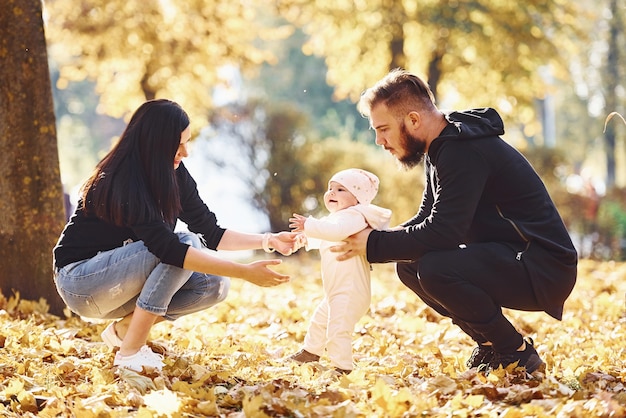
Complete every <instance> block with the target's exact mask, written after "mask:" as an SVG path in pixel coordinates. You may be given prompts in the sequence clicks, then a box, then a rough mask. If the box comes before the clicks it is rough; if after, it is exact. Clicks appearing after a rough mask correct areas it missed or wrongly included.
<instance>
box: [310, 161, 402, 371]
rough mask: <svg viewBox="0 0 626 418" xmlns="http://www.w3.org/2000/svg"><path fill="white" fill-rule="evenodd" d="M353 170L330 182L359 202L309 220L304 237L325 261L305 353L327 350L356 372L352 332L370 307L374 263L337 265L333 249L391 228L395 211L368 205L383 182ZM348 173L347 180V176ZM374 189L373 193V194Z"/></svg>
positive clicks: (331, 357)
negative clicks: (320, 296)
mask: <svg viewBox="0 0 626 418" xmlns="http://www.w3.org/2000/svg"><path fill="white" fill-rule="evenodd" d="M350 170H358V169H349V170H344V171H342V172H339V173H337V174H336V175H335V176H333V178H331V180H330V181H337V182H338V183H340V184H341V185H343V186H344V187H346V188H347V189H348V190H349V191H350V192H352V194H354V195H355V196H356V197H357V199H358V200H359V202H361V201H363V202H366V203H365V204H362V203H359V204H357V205H355V206H351V207H348V208H345V209H342V210H339V211H337V212H334V213H331V214H329V215H328V216H325V217H323V218H320V219H316V218H313V217H309V218H307V220H306V222H305V223H304V234H305V235H306V238H307V244H306V249H307V250H311V249H319V250H320V258H321V271H322V283H323V288H324V298H323V299H322V301H321V302H320V303H319V304H318V306H317V308H316V309H315V312H314V313H313V316H312V318H311V322H310V324H309V328H308V331H307V333H306V336H305V338H304V347H303V348H304V349H305V350H306V351H308V352H309V353H312V354H316V355H318V356H322V354H323V353H324V349H326V350H327V353H328V358H329V360H330V362H331V365H332V366H333V367H336V368H339V369H343V370H352V368H353V363H352V333H353V332H354V327H355V325H356V323H357V322H358V321H359V319H361V317H362V316H363V315H365V313H367V310H368V309H369V306H370V301H371V288H370V264H369V263H368V262H367V259H366V258H365V256H357V257H352V258H349V259H347V260H345V261H337V255H338V253H334V252H331V251H330V247H332V246H334V245H338V244H340V243H341V241H342V240H344V239H345V238H347V237H349V236H350V235H353V234H355V233H357V232H359V231H361V230H363V229H365V228H366V227H368V226H370V227H371V228H374V229H385V228H387V227H388V226H389V220H390V217H391V211H390V210H389V209H385V208H381V207H379V206H376V205H372V204H370V203H369V202H371V200H372V199H373V198H374V196H375V195H376V192H377V191H378V178H377V177H376V176H374V175H373V174H371V173H368V172H363V173H365V174H368V175H369V176H373V179H374V180H375V181H372V180H370V181H371V184H368V182H367V181H366V182H363V181H361V182H359V181H358V180H360V179H361V177H362V175H363V173H361V172H362V171H363V170H358V171H359V172H357V173H355V172H354V171H350ZM342 173H343V176H342ZM372 187H373V189H372Z"/></svg>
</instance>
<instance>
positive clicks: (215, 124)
mask: <svg viewBox="0 0 626 418" xmlns="http://www.w3.org/2000/svg"><path fill="white" fill-rule="evenodd" d="M235 119H236V120H237V123H233V121H234V120H235ZM211 121H212V124H211V126H212V129H213V135H210V138H208V139H209V140H208V141H207V142H206V143H205V144H204V145H203V146H202V151H203V153H204V156H205V158H206V160H207V162H210V163H211V164H214V165H215V166H217V167H222V168H223V171H222V173H221V174H220V175H221V176H227V177H230V178H237V179H239V180H240V181H242V182H243V183H245V185H246V188H247V189H248V190H250V191H251V193H250V198H251V199H252V200H253V201H254V204H255V207H256V208H257V209H258V210H260V211H262V212H263V213H264V214H265V215H266V216H267V218H268V220H269V223H270V229H271V230H272V231H283V230H287V229H288V228H289V222H288V221H289V218H290V217H291V215H292V214H293V213H294V212H297V213H301V214H305V215H316V216H323V215H326V214H327V210H326V208H325V206H324V203H323V199H322V195H323V193H324V191H326V189H327V187H328V180H329V179H330V177H331V176H332V175H333V173H335V172H337V171H339V170H343V169H345V168H348V167H360V168H364V169H366V170H369V171H371V172H373V173H375V174H377V175H378V176H379V177H380V179H381V185H380V192H379V195H378V196H377V198H376V201H375V203H377V204H379V205H381V206H385V207H388V208H390V209H392V210H393V218H392V222H395V223H396V224H397V223H400V222H402V221H404V220H406V219H408V218H409V217H411V216H412V215H414V214H415V213H416V212H417V209H418V206H417V205H418V202H419V199H420V197H421V195H422V191H423V188H424V186H423V178H422V171H421V170H419V169H416V170H413V171H411V172H402V171H400V170H399V169H398V167H397V165H396V162H395V160H394V159H393V158H392V157H391V156H388V155H387V154H385V153H384V151H382V150H380V149H378V148H376V147H372V146H371V145H370V144H369V143H366V142H362V141H354V140H353V139H352V138H351V137H350V136H348V135H345V134H344V135H342V136H339V137H335V138H322V139H320V138H316V137H315V136H313V135H311V132H312V130H311V127H310V126H309V121H308V119H307V118H306V115H305V114H303V113H302V112H300V111H298V110H297V109H296V108H295V107H294V106H293V105H291V104H290V103H281V104H278V103H266V102H264V101H262V100H260V101H258V100H249V101H247V102H245V104H242V105H236V104H231V105H230V106H224V107H222V108H219V109H216V111H215V113H214V116H213V118H212V119H211ZM206 139H207V138H202V139H200V140H199V141H201V142H202V141H204V140H206ZM196 145H198V144H196ZM229 146H230V147H232V148H233V149H236V150H239V152H237V153H236V154H237V156H236V157H235V158H233V155H234V153H232V152H230V151H228V150H229V148H228V147H229ZM209 171H210V170H209Z"/></svg>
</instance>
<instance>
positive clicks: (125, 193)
mask: <svg viewBox="0 0 626 418" xmlns="http://www.w3.org/2000/svg"><path fill="white" fill-rule="evenodd" d="M188 126H189V117H188V116H187V113H186V112H185V111H184V110H183V109H182V108H181V107H180V106H179V105H178V104H177V103H175V102H172V101H170V100H165V99H157V100H150V101H147V102H145V103H144V104H142V105H141V106H140V107H139V108H138V109H137V110H136V111H135V113H134V114H133V116H132V118H131V119H130V122H129V123H128V126H127V127H126V129H125V130H124V133H123V134H122V136H121V137H120V139H119V140H118V141H117V143H116V144H115V145H114V146H113V148H112V149H111V151H109V153H108V154H107V155H106V156H105V157H104V158H103V159H102V160H101V161H100V162H99V163H98V165H97V166H96V168H95V170H94V171H93V173H92V174H91V176H90V177H89V179H88V180H87V182H86V183H85V184H84V185H83V189H82V193H81V198H82V204H83V206H84V207H85V210H86V211H87V212H93V213H94V214H95V215H96V216H97V217H99V218H102V219H105V220H107V221H109V222H111V223H113V224H116V225H120V226H130V225H133V224H136V223H143V222H147V221H152V220H165V221H167V222H169V223H174V222H176V218H177V216H178V214H179V212H180V210H181V206H180V197H179V195H178V182H177V179H176V171H175V170H174V157H175V155H176V152H177V151H178V147H179V145H180V135H181V133H182V132H183V131H184V130H185V129H186V128H187V127H188Z"/></svg>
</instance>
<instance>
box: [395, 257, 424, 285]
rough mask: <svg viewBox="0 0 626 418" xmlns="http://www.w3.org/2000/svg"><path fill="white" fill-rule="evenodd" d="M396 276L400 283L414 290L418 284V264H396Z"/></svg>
mask: <svg viewBox="0 0 626 418" xmlns="http://www.w3.org/2000/svg"><path fill="white" fill-rule="evenodd" d="M396 274H397V275H398V278H399V279H400V281H401V282H402V283H403V284H404V285H405V286H407V287H409V288H413V287H414V286H415V285H416V284H417V282H418V280H419V279H418V277H417V264H416V263H398V264H396Z"/></svg>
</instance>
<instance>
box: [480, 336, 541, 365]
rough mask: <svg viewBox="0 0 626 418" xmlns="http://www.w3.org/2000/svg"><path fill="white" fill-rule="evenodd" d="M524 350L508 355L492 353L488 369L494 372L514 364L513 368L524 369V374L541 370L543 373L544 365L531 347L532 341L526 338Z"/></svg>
mask: <svg viewBox="0 0 626 418" xmlns="http://www.w3.org/2000/svg"><path fill="white" fill-rule="evenodd" d="M524 342H525V343H526V348H525V349H524V351H513V352H508V353H498V352H496V351H494V353H493V359H492V361H491V362H490V363H489V366H490V369H492V370H495V369H497V368H499V367H502V368H503V369H506V368H507V366H509V365H511V364H515V367H516V368H517V367H524V368H525V369H526V373H532V372H534V371H536V370H539V369H541V370H540V371H543V370H544V369H545V367H546V364H545V363H544V362H543V360H541V358H540V357H539V354H537V350H535V347H534V346H533V340H532V339H531V338H527V339H526V340H525V341H524Z"/></svg>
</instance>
